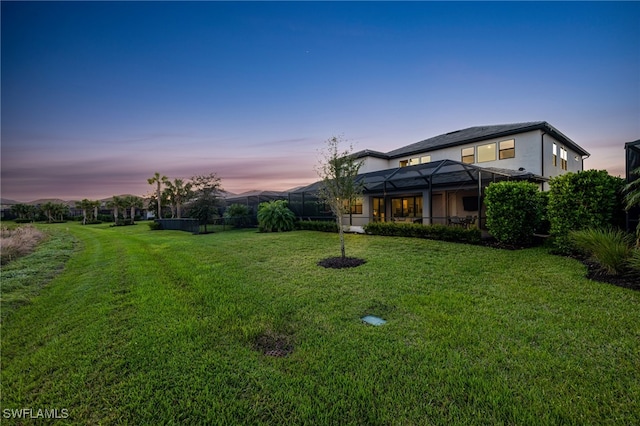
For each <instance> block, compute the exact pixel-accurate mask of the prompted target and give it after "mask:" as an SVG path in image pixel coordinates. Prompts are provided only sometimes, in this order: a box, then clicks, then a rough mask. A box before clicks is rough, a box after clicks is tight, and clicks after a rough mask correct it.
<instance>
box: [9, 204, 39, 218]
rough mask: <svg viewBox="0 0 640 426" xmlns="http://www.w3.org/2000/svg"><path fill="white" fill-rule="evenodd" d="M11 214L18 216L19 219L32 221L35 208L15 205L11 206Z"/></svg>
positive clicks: (27, 205)
mask: <svg viewBox="0 0 640 426" xmlns="http://www.w3.org/2000/svg"><path fill="white" fill-rule="evenodd" d="M11 212H12V213H13V214H15V215H16V216H18V219H31V220H33V216H34V213H35V207H34V206H31V205H29V204H14V205H13V206H11Z"/></svg>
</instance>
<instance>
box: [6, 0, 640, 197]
mask: <svg viewBox="0 0 640 426" xmlns="http://www.w3.org/2000/svg"><path fill="white" fill-rule="evenodd" d="M1 7H2V70H1V71H2V93H1V96H2V197H3V198H10V199H16V200H19V201H29V200H33V199H36V198H45V197H58V198H63V199H81V198H92V199H97V198H103V197H109V196H111V195H114V194H124V193H133V194H138V195H145V194H147V193H149V192H150V191H151V190H152V188H151V186H149V185H148V184H147V183H146V179H147V178H148V177H150V176H151V175H153V173H154V172H156V171H158V172H160V173H162V174H165V175H167V176H169V177H171V178H175V177H182V178H188V177H189V176H192V175H195V174H208V173H210V172H216V173H217V174H218V175H219V176H220V177H221V178H222V183H223V186H224V188H225V189H227V190H229V191H232V192H242V191H245V190H251V189H273V190H285V189H288V188H292V187H295V186H298V185H303V184H307V183H310V182H313V181H315V180H316V179H317V175H316V173H315V172H314V167H315V166H316V165H317V163H318V158H319V155H318V151H319V150H320V149H322V147H323V145H324V141H325V140H326V139H328V138H330V137H331V136H334V135H343V136H344V137H345V138H346V139H348V140H350V141H351V142H352V143H353V144H354V148H355V149H356V150H360V149H375V150H379V151H390V150H392V149H395V148H398V147H401V146H404V145H408V144H410V143H414V142H417V141H420V140H422V139H426V138H429V137H432V136H436V135H439V134H442V133H446V132H450V131H454V130H458V129H463V128H465V127H470V126H476V125H484V124H501V123H512V122H523V121H537V120H545V121H548V122H549V123H551V124H552V125H553V126H555V127H556V128H558V129H559V130H560V131H562V132H563V133H565V134H566V135H567V136H569V137H570V138H571V139H572V140H574V141H575V142H576V143H578V144H579V145H581V146H582V147H584V148H585V149H587V150H588V151H589V152H590V153H591V154H592V155H591V158H589V159H588V160H587V161H586V163H585V166H586V168H597V169H607V170H609V172H610V173H611V174H614V175H623V174H624V149H623V147H624V143H625V142H629V141H632V140H636V139H638V138H640V3H639V2H620V3H619V2H604V3H600V2H567V3H565V2H549V3H543V2H526V3H516V2H497V3H487V2H443V3H440V2H409V3H387V2H349V3H339V2H331V3H315V2H282V3H280V2H278V3H273V2H256V3H254V2H228V3H227V2H225V3H222V2H190V3H174V2H66V3H58V2H5V1H3V2H2V3H1Z"/></svg>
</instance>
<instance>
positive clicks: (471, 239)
mask: <svg viewBox="0 0 640 426" xmlns="http://www.w3.org/2000/svg"><path fill="white" fill-rule="evenodd" d="M364 230H365V231H366V233H367V234H371V235H383V236H394V237H411V238H428V239H431V240H442V241H452V242H464V243H470V244H479V243H480V241H481V233H480V230H479V229H476V228H473V229H465V228H459V227H455V226H445V225H421V224H418V223H395V222H370V223H368V224H366V225H365V226H364Z"/></svg>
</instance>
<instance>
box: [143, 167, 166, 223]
mask: <svg viewBox="0 0 640 426" xmlns="http://www.w3.org/2000/svg"><path fill="white" fill-rule="evenodd" d="M147 182H148V183H149V185H153V184H154V183H155V184H156V185H157V187H156V199H157V200H158V219H162V204H161V201H160V200H161V199H162V194H161V193H160V186H161V185H162V184H163V183H164V184H166V183H167V182H169V180H168V179H167V177H166V176H164V175H162V176H161V175H160V173H158V172H155V174H154V175H153V176H152V177H150V178H149V179H147Z"/></svg>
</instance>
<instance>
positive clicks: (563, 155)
mask: <svg viewBox="0 0 640 426" xmlns="http://www.w3.org/2000/svg"><path fill="white" fill-rule="evenodd" d="M567 158H568V156H567V150H566V149H564V148H562V147H561V148H560V168H561V169H562V170H567Z"/></svg>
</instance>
